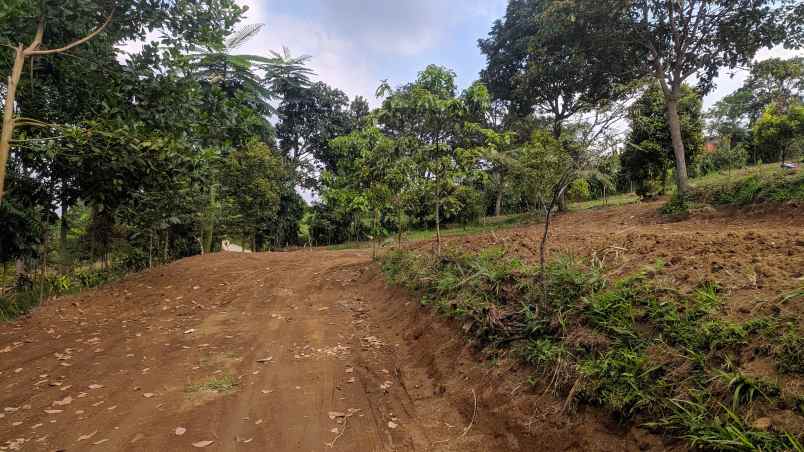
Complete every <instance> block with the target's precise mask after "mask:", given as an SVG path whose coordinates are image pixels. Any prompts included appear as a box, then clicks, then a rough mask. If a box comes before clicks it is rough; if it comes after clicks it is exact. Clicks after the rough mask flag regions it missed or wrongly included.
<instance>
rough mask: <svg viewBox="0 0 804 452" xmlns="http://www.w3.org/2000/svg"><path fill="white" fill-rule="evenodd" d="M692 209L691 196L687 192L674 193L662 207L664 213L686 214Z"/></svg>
mask: <svg viewBox="0 0 804 452" xmlns="http://www.w3.org/2000/svg"><path fill="white" fill-rule="evenodd" d="M689 210H690V196H689V195H686V194H680V193H674V194H673V196H672V197H671V198H670V201H667V202H666V203H665V204H664V205H663V206H662V207H661V208H660V209H659V212H661V213H662V214H663V215H671V216H672V215H686V214H687V213H689Z"/></svg>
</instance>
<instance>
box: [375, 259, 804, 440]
mask: <svg viewBox="0 0 804 452" xmlns="http://www.w3.org/2000/svg"><path fill="white" fill-rule="evenodd" d="M383 270H384V272H385V273H386V275H387V277H388V279H389V280H390V281H391V282H393V283H395V284H397V285H400V286H403V287H406V288H408V289H410V290H413V291H416V292H417V293H419V294H420V295H421V296H422V301H423V303H424V304H426V305H429V306H432V307H433V308H434V309H436V310H437V311H438V312H440V313H441V314H443V315H446V316H449V317H454V318H458V319H461V322H462V323H463V324H465V325H467V327H466V328H465V330H466V331H467V333H468V334H470V335H471V336H472V337H473V338H474V339H475V341H476V342H477V344H479V345H480V346H481V347H484V348H485V349H486V350H487V351H488V352H490V353H495V352H496V351H498V350H500V349H513V350H515V351H516V353H517V355H518V356H519V357H521V359H522V360H524V361H525V362H527V363H529V364H531V365H532V366H533V369H534V383H535V384H539V385H544V386H547V387H548V388H552V390H554V391H555V392H556V393H557V394H560V395H562V396H563V397H566V398H567V400H568V404H569V405H572V404H578V403H585V404H591V405H596V406H600V407H603V408H604V409H606V410H608V411H609V412H610V413H611V414H612V416H614V417H616V418H617V419H620V420H621V421H623V422H636V423H639V424H641V425H643V426H646V427H648V428H651V429H654V430H656V431H659V432H663V433H666V434H670V435H673V436H676V437H679V438H684V439H686V440H687V441H688V442H689V444H690V445H691V446H693V447H701V448H705V449H718V450H796V451H799V450H803V449H802V446H801V441H802V438H801V436H800V435H801V432H793V433H791V432H788V431H784V430H783V429H781V428H779V427H778V426H775V425H774V426H772V427H768V426H767V425H764V424H763V423H764V422H766V421H765V419H763V418H760V417H759V416H760V415H762V416H763V417H764V413H773V412H777V411H780V410H781V411H785V412H787V411H791V412H794V413H795V414H794V416H799V417H800V416H802V410H804V395H802V394H795V393H789V392H786V390H784V389H783V387H786V386H784V385H782V384H780V382H781V381H782V380H783V379H785V378H800V377H801V375H802V366H801V364H800V363H801V362H802V357H803V356H804V355H802V354H803V353H804V336H802V333H803V331H802V323H801V322H800V320H801V319H799V318H794V317H786V316H785V314H783V313H784V312H787V311H786V310H785V309H783V307H784V306H782V305H784V304H787V303H800V302H802V301H804V290H802V291H800V292H797V293H794V294H790V296H788V297H785V298H782V299H780V300H777V301H776V302H777V303H778V304H779V306H780V307H781V308H782V309H776V310H771V312H770V313H768V314H765V315H762V316H754V317H752V318H751V319H749V320H746V321H744V322H736V321H729V320H724V319H723V318H724V316H722V315H720V314H721V309H722V306H723V301H724V300H723V294H721V293H720V291H719V289H718V286H717V284H715V283H710V284H706V285H703V286H701V287H698V288H697V289H696V290H694V291H692V292H691V293H681V292H679V291H678V290H676V289H674V288H672V287H666V286H664V285H663V284H662V283H661V282H660V281H661V279H660V278H656V277H655V276H656V275H657V274H658V273H660V272H661V264H657V265H655V266H653V267H651V268H647V269H646V270H645V271H643V272H640V273H637V274H635V275H632V276H630V277H628V278H625V279H621V280H616V281H610V280H607V279H606V278H604V277H603V276H602V271H601V269H600V268H597V267H595V266H592V265H588V264H585V263H583V262H580V261H578V260H574V259H572V258H569V257H562V258H560V259H557V260H555V261H553V262H552V263H551V264H550V265H549V268H548V271H547V275H546V281H547V288H548V291H547V293H548V296H547V298H546V299H544V296H543V295H542V290H541V285H540V283H539V281H540V276H539V272H538V270H537V269H536V268H535V267H533V266H531V265H528V264H526V263H523V262H521V261H518V260H514V259H508V258H506V257H504V256H503V254H502V252H501V251H500V250H497V249H488V250H485V251H482V252H480V253H467V252H464V251H460V250H457V251H455V250H454V251H452V252H450V253H448V254H445V255H443V256H442V257H441V258H434V257H433V256H431V255H427V254H423V255H418V254H415V253H413V252H402V251H395V252H392V253H389V254H388V255H387V256H386V257H385V258H384V261H383ZM754 354H761V355H763V356H764V357H765V358H767V359H770V360H772V362H773V363H774V364H773V365H774V367H775V369H774V372H773V374H772V375H760V376H757V375H749V374H746V373H743V371H741V368H742V367H741V364H742V362H741V361H742V360H744V359H747V358H745V357H746V356H753V355H754ZM799 425H801V424H799ZM797 435H798V436H797Z"/></svg>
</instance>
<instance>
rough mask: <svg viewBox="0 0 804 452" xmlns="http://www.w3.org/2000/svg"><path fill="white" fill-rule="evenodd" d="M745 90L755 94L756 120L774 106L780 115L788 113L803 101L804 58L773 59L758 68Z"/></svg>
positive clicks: (753, 69)
mask: <svg viewBox="0 0 804 452" xmlns="http://www.w3.org/2000/svg"><path fill="white" fill-rule="evenodd" d="M744 89H745V90H747V91H750V93H751V96H752V102H751V107H752V111H753V112H754V115H753V117H754V119H758V117H759V115H760V114H762V112H763V111H764V110H765V108H766V107H767V106H768V105H769V104H771V103H774V104H776V106H777V108H778V110H779V111H782V112H783V111H786V110H787V108H788V107H789V106H790V104H791V103H800V102H801V101H802V93H804V57H797V58H790V59H787V60H782V59H779V58H771V59H768V60H764V61H760V62H758V63H756V64H754V65H753V66H752V67H751V75H750V76H749V78H748V80H746V82H745V88H744Z"/></svg>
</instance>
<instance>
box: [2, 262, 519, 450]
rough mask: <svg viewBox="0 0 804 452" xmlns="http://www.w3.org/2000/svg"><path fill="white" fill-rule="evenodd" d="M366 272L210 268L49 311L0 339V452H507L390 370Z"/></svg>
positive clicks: (419, 372) (131, 284)
mask: <svg viewBox="0 0 804 452" xmlns="http://www.w3.org/2000/svg"><path fill="white" fill-rule="evenodd" d="M373 268H374V267H373V266H372V264H371V259H370V257H369V255H368V254H367V253H363V252H358V251H349V252H325V251H313V252H296V253H265V254H253V255H252V254H249V255H244V254H233V253H221V254H217V255H207V256H200V257H195V258H189V259H185V260H183V261H180V262H177V263H174V264H172V265H169V266H166V267H163V268H157V269H153V270H151V271H148V272H145V273H142V274H137V275H132V276H129V277H127V278H126V279H124V280H123V281H121V282H119V283H116V284H112V285H109V286H107V287H105V288H103V289H101V290H97V291H89V292H86V293H84V294H81V295H78V296H75V297H71V298H64V299H60V300H51V301H49V302H48V303H46V304H45V306H43V307H41V308H39V309H37V310H36V311H35V312H34V313H33V314H32V315H31V316H29V317H28V318H26V319H21V320H19V321H17V322H16V323H14V324H9V325H2V326H0V352H2V353H0V360H2V367H1V368H0V379H2V388H0V389H1V391H0V418H2V419H0V446H2V447H0V450H20V449H24V450H67V451H73V450H108V451H119V450H132V451H134V450H137V451H168V450H170V451H174V450H197V449H198V448H205V449H208V450H226V451H228V450H255V451H267V450H271V451H319V450H321V451H324V450H344V451H386V450H399V451H407V450H489V451H491V450H511V449H515V448H518V447H519V446H520V445H521V443H520V441H518V440H517V439H516V438H515V435H513V434H511V433H508V432H505V431H504V429H498V428H496V427H483V426H482V422H481V419H478V413H477V406H476V405H475V406H474V408H468V409H467V407H466V405H463V406H456V404H455V403H452V402H451V401H450V399H449V398H448V397H437V395H438V394H439V393H441V394H443V392H444V388H443V387H441V386H440V383H439V382H437V381H432V379H431V376H430V375H427V370H426V366H418V367H417V366H415V365H406V364H403V363H400V359H402V357H404V356H412V357H415V356H418V354H417V353H418V352H417V351H416V348H415V347H416V344H415V343H408V341H405V340H403V339H400V335H399V334H391V331H393V330H394V329H396V331H397V332H399V326H400V325H396V326H389V325H388V324H383V323H382V322H390V323H393V322H394V320H393V319H388V318H387V317H388V316H382V315H380V314H378V312H377V311H376V309H375V306H374V305H376V304H377V303H383V302H385V301H386V300H387V297H388V295H387V294H386V293H384V290H383V289H384V285H383V283H382V282H381V279H380V278H379V277H378V276H377V275H376V270H372V269H373ZM372 274H373V276H372ZM367 281H368V282H367ZM414 342H415V341H414ZM403 375H404V377H403ZM406 385H410V387H406ZM412 393H417V394H418V395H416V396H415V397H414V396H411V394H412ZM461 397H462V400H464V401H465V400H466V399H465V398H466V397H472V395H471V394H469V393H464V394H462V396H461ZM476 400H477V399H475V401H476Z"/></svg>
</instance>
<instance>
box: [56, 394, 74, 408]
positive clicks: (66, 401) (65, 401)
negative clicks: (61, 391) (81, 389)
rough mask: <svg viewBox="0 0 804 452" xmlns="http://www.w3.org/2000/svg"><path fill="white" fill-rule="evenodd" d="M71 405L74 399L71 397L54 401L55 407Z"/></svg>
mask: <svg viewBox="0 0 804 452" xmlns="http://www.w3.org/2000/svg"><path fill="white" fill-rule="evenodd" d="M71 403H73V398H72V397H70V396H67V397H65V398H63V399H61V400H56V401H54V402H53V406H65V405H69V404H71Z"/></svg>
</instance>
